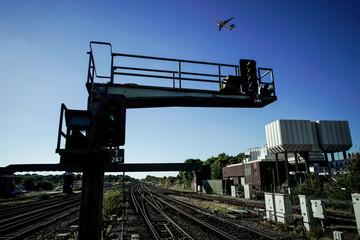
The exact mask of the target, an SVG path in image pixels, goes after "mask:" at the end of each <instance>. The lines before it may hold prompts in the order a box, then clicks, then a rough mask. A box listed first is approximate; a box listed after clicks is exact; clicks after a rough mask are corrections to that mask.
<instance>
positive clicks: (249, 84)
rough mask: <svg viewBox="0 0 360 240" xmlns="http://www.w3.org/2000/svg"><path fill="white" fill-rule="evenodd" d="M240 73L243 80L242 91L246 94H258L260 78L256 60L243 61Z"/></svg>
mask: <svg viewBox="0 0 360 240" xmlns="http://www.w3.org/2000/svg"><path fill="white" fill-rule="evenodd" d="M240 72H241V78H242V82H243V84H242V91H243V92H244V93H245V94H255V93H257V92H258V77H257V71H256V62H255V61H254V60H248V59H241V60H240Z"/></svg>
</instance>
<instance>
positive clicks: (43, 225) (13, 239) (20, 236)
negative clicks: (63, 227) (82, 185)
mask: <svg viewBox="0 0 360 240" xmlns="http://www.w3.org/2000/svg"><path fill="white" fill-rule="evenodd" d="M79 210H80V207H78V208H76V209H74V210H72V211H71V212H68V213H67V214H64V215H61V216H59V217H57V218H55V219H53V220H50V221H47V222H46V223H41V224H39V225H37V226H35V227H33V228H31V229H29V230H26V231H24V232H21V233H19V234H17V235H15V236H13V237H10V238H8V240H17V239H24V238H25V237H28V236H30V235H31V234H34V233H36V232H38V231H40V230H41V229H44V228H46V227H48V226H50V225H52V224H54V223H56V222H59V221H61V220H63V219H64V218H66V217H69V216H71V215H73V214H76V213H78V212H79Z"/></svg>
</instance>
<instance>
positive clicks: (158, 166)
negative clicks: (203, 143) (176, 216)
mask: <svg viewBox="0 0 360 240" xmlns="http://www.w3.org/2000/svg"><path fill="white" fill-rule="evenodd" d="M51 171H59V172H61V171H64V172H82V168H81V167H77V166H69V165H62V164H11V165H8V166H6V167H2V168H0V175H10V174H13V173H16V172H51ZM171 171H196V172H197V171H201V164H198V163H126V164H117V165H110V166H107V167H106V168H105V172H171Z"/></svg>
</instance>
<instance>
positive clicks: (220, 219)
mask: <svg viewBox="0 0 360 240" xmlns="http://www.w3.org/2000/svg"><path fill="white" fill-rule="evenodd" d="M159 196H160V197H162V198H165V199H167V200H170V201H173V202H176V203H178V204H180V205H182V206H184V207H186V208H191V209H193V210H194V211H198V212H201V213H203V214H206V215H207V216H209V217H212V218H215V219H217V220H219V221H222V222H224V223H226V224H230V225H233V226H234V227H236V228H239V229H241V230H245V231H248V232H250V233H251V234H254V235H256V236H258V237H260V238H262V239H268V240H275V238H272V237H270V236H267V235H265V234H263V233H260V232H257V231H254V230H253V229H250V228H248V227H245V226H242V225H240V224H237V223H233V222H231V221H228V220H226V219H224V218H220V217H218V216H216V215H213V214H210V213H206V212H203V211H201V210H199V209H198V208H195V207H193V206H192V205H190V204H187V203H184V202H182V201H179V200H176V199H173V198H169V197H167V196H164V195H160V194H157V196H155V198H158V199H159V200H160V201H162V202H164V203H166V202H165V201H164V200H162V199H161V198H159ZM166 204H167V205H168V206H170V207H173V206H172V205H170V204H168V203H166Z"/></svg>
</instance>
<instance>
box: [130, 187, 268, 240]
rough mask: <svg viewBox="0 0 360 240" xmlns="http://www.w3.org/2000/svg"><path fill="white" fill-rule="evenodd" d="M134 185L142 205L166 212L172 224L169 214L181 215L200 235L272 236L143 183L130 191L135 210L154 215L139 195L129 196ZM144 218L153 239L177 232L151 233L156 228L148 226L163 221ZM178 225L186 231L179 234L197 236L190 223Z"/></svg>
mask: <svg viewBox="0 0 360 240" xmlns="http://www.w3.org/2000/svg"><path fill="white" fill-rule="evenodd" d="M135 189H141V195H142V198H141V201H142V202H147V204H145V205H147V206H149V205H151V206H152V207H151V208H152V209H155V208H157V209H158V210H157V211H158V212H161V213H162V214H164V215H166V216H167V217H166V218H167V220H166V221H167V222H172V224H174V223H173V222H175V220H172V218H171V217H173V216H176V215H181V218H182V219H183V221H182V222H183V223H184V222H186V223H187V225H192V226H197V227H198V228H197V230H195V231H199V230H198V229H202V230H200V231H203V232H204V233H203V234H204V235H205V234H206V236H207V237H206V238H208V237H209V235H211V236H212V237H211V236H210V238H216V239H273V238H272V237H269V236H266V235H265V234H262V233H259V232H257V231H254V230H252V229H249V228H246V227H244V226H241V225H239V224H236V223H233V222H231V221H229V220H226V219H223V218H220V217H218V216H215V215H213V214H210V213H208V212H205V211H203V210H200V209H198V208H196V207H194V206H192V205H190V204H187V203H184V202H181V201H178V200H175V199H172V198H169V197H167V196H164V195H162V194H159V193H156V192H152V191H151V190H150V189H148V188H147V187H145V186H144V185H135V186H134V187H133V188H132V191H131V194H132V199H133V201H134V198H135V199H136V200H137V202H138V203H135V202H134V205H135V208H136V211H137V212H141V214H143V212H145V213H149V214H150V215H154V213H153V210H150V209H149V208H147V207H146V206H145V205H144V204H143V205H141V204H140V200H139V197H136V196H133V195H134V194H135V193H134V191H133V190H135ZM138 191H139V190H138ZM144 206H145V207H144ZM143 207H144V208H143ZM143 217H144V216H143ZM144 219H145V217H144ZM145 222H147V225H148V228H149V229H151V231H152V232H153V236H154V239H163V238H167V239H178V238H179V236H172V235H170V236H169V235H167V236H163V235H160V234H161V232H166V231H165V230H160V231H158V232H160V233H159V235H157V233H154V232H156V231H157V230H156V229H155V230H153V228H156V227H152V226H158V225H166V224H164V223H159V222H160V221H159V218H158V217H152V218H146V219H145ZM175 224H176V225H179V223H175ZM179 228H180V229H182V230H181V232H185V231H189V232H188V233H186V235H184V236H183V237H180V238H185V239H194V238H198V236H199V235H197V237H193V236H194V234H199V233H198V232H197V233H195V232H194V230H192V231H191V229H192V228H191V227H186V226H179ZM184 229H188V230H184ZM182 234H184V233H182Z"/></svg>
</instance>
